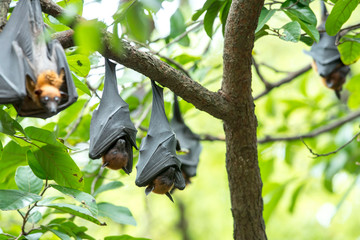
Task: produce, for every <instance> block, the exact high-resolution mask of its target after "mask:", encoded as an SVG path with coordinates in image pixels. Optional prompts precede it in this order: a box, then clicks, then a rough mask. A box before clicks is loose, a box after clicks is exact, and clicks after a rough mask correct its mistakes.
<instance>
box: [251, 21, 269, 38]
mask: <svg viewBox="0 0 360 240" xmlns="http://www.w3.org/2000/svg"><path fill="white" fill-rule="evenodd" d="M267 29H270V28H269V26H268V25H266V24H265V25H264V26H263V27H262V29H261V30H260V31H258V32H257V33H256V34H255V41H257V40H258V39H259V38H261V37H263V36H266V35H269V33H268V32H266V30H267Z"/></svg>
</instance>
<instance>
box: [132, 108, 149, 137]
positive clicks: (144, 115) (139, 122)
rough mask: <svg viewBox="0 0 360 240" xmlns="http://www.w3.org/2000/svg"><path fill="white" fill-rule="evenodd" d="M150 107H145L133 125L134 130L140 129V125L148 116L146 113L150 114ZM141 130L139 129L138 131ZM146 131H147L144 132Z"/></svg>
mask: <svg viewBox="0 0 360 240" xmlns="http://www.w3.org/2000/svg"><path fill="white" fill-rule="evenodd" d="M151 108H152V106H151V104H150V105H149V106H147V107H146V109H145V110H144V112H143V113H142V114H141V116H140V118H139V120H138V121H137V122H136V123H135V128H136V129H138V128H140V125H141V123H142V122H143V121H144V120H145V118H146V116H147V115H148V113H149V112H150V110H151ZM140 130H141V129H140ZM146 131H147V130H146Z"/></svg>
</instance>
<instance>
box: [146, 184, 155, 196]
mask: <svg viewBox="0 0 360 240" xmlns="http://www.w3.org/2000/svg"><path fill="white" fill-rule="evenodd" d="M154 188H155V186H154V185H151V186H148V187H147V188H146V189H145V194H146V196H147V195H149V193H151V192H152V190H154Z"/></svg>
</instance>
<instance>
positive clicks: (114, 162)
mask: <svg viewBox="0 0 360 240" xmlns="http://www.w3.org/2000/svg"><path fill="white" fill-rule="evenodd" d="M125 144H126V141H125V140H124V139H121V138H120V139H119V140H117V142H116V143H115V144H114V145H113V146H112V147H110V148H109V150H108V151H107V152H106V153H105V154H104V155H103V157H102V160H103V165H102V166H103V167H108V168H110V169H113V170H119V169H121V168H123V169H124V171H125V172H126V173H127V174H129V173H130V172H129V171H127V170H126V169H125V167H126V165H127V163H128V161H129V153H128V152H127V151H126V148H125Z"/></svg>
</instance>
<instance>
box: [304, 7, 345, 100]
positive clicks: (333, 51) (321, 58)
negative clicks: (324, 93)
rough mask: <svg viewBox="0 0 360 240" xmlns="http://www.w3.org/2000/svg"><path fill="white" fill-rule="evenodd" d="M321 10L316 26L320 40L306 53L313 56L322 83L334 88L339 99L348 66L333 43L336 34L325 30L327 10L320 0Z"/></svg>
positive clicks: (315, 68)
mask: <svg viewBox="0 0 360 240" xmlns="http://www.w3.org/2000/svg"><path fill="white" fill-rule="evenodd" d="M321 10H322V11H321V13H322V14H321V15H322V17H321V24H320V26H319V27H318V29H319V31H320V40H319V42H318V43H314V44H313V45H312V47H311V50H310V52H306V53H307V54H308V55H310V56H311V57H312V58H313V63H312V66H313V69H314V70H315V71H316V72H318V74H319V75H320V76H321V78H322V82H323V84H324V85H325V86H326V87H328V88H330V89H332V90H334V91H335V94H336V96H337V97H338V98H339V99H340V98H341V95H340V92H341V90H342V86H343V84H344V83H345V81H346V75H347V74H348V73H349V71H350V67H349V66H347V65H345V64H344V63H343V62H342V61H341V59H340V53H339V50H338V49H337V46H336V45H335V42H336V36H329V35H328V34H327V33H326V32H325V22H326V19H327V16H328V12H327V9H326V6H325V3H324V2H323V1H321Z"/></svg>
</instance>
